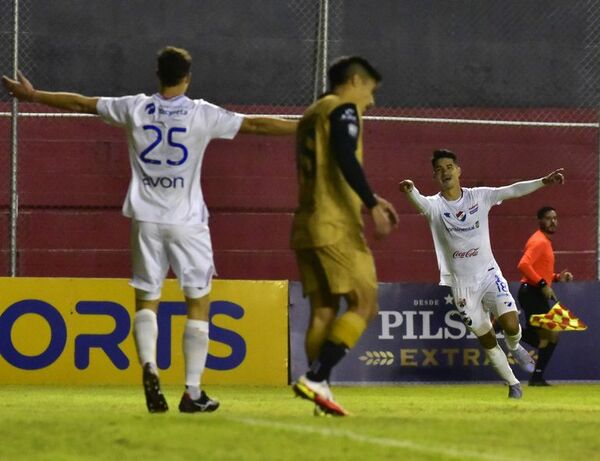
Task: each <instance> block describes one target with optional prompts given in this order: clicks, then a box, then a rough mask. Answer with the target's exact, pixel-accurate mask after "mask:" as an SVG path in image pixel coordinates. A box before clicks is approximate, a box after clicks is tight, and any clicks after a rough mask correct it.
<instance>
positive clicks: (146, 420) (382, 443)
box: [0, 384, 600, 461]
mask: <svg viewBox="0 0 600 461" xmlns="http://www.w3.org/2000/svg"><path fill="white" fill-rule="evenodd" d="M206 390H207V391H208V392H209V394H210V395H211V396H214V397H217V398H219V399H220V400H221V408H220V409H219V410H218V411H217V412H215V413H212V414H194V415H188V414H185V415H183V414H179V412H178V411H177V404H178V403H179V398H180V396H181V390H180V388H179V387H173V386H169V387H167V388H166V389H165V394H166V396H167V399H168V401H169V405H170V407H171V410H170V411H169V412H168V413H166V414H154V415H151V414H149V413H147V412H146V409H145V405H144V398H143V394H142V390H141V386H140V387H139V388H138V387H125V386H121V387H120V386H109V387H85V386H80V387H65V386H12V385H11V386H0V395H1V396H2V398H1V400H0V460H2V461H18V460H28V461H37V460H48V461H63V460H64V461H71V460H78V461H79V460H107V461H108V460H116V461H129V460H134V461H146V460H182V461H183V460H185V461H191V460H205V461H208V460H210V461H212V460H249V461H254V460H257V461H258V460H286V461H287V460H302V461H318V460H327V461H336V460H342V461H353V460H356V461H370V460H403V461H411V460H419V461H420V460H431V461H434V460H484V461H488V460H489V461H514V460H545V461H553V460H585V461H591V460H596V459H600V385H597V384H585V385H583V384H558V385H555V386H552V387H549V388H527V387H525V388H524V393H525V396H524V398H523V400H521V401H513V400H509V399H507V398H506V394H507V388H506V387H505V386H502V385H500V384H496V385H488V384H485V385H476V384H473V385H409V386H386V387H360V386H357V387H341V386H337V387H334V391H335V394H336V398H337V400H338V401H339V402H340V403H342V404H343V405H344V406H346V407H347V409H348V410H350V411H351V412H352V413H353V415H352V416H351V417H347V418H333V417H314V416H313V415H312V406H311V404H310V403H309V402H307V401H303V400H301V399H298V398H294V397H293V396H292V392H291V390H290V389H289V388H285V387H251V386H208V387H207V389H206Z"/></svg>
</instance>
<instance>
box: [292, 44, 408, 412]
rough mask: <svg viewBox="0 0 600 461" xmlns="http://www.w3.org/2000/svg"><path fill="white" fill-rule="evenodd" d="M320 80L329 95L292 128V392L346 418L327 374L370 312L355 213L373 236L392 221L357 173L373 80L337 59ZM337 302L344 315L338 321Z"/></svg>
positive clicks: (364, 249)
mask: <svg viewBox="0 0 600 461" xmlns="http://www.w3.org/2000/svg"><path fill="white" fill-rule="evenodd" d="M328 79H329V86H330V91H329V92H328V93H326V94H325V95H323V96H322V97H321V98H320V99H319V100H317V101H316V102H315V103H314V104H313V105H312V106H310V107H309V108H308V109H307V111H306V112H305V113H304V115H303V117H302V119H301V120H300V123H299V124H298V130H297V147H296V159H297V169H298V181H299V206H298V208H297V209H296V212H295V215H294V222H293V226H292V238H291V243H292V248H293V249H294V250H295V252H296V259H297V261H298V267H299V270H300V277H301V279H302V286H303V290H304V295H305V296H309V297H310V304H311V316H310V324H309V326H308V330H307V332H306V343H305V346H306V353H307V356H308V360H309V363H310V369H309V371H308V372H307V373H306V374H304V375H302V376H301V377H300V378H299V379H298V380H297V381H296V382H295V383H294V384H293V390H294V392H295V393H296V394H297V395H298V396H300V397H302V398H305V399H308V400H311V401H313V402H315V404H316V405H317V407H318V408H320V409H321V410H322V411H324V412H326V413H330V414H333V415H338V416H343V415H346V414H347V412H346V411H345V410H344V409H343V408H342V407H341V406H340V405H339V404H338V403H336V402H335V401H334V400H333V396H332V393H331V390H330V388H329V385H328V381H329V375H330V373H331V370H332V368H333V367H334V366H335V365H336V364H337V363H339V361H340V360H341V359H342V358H343V357H344V356H345V354H346V352H347V351H348V350H349V349H351V348H352V347H354V345H355V344H356V343H357V342H358V340H359V338H360V337H361V335H362V333H363V332H364V330H365V329H366V327H367V324H368V323H369V321H370V320H372V319H373V318H374V317H375V316H376V315H377V310H378V306H377V277H376V273H375V264H374V261H373V256H372V254H371V251H370V250H369V247H368V246H367V242H366V240H365V237H364V234H363V227H364V226H363V221H362V217H361V208H362V205H363V204H364V205H365V206H366V207H367V209H368V210H369V213H370V215H371V218H372V219H373V222H374V225H375V234H376V236H377V237H378V238H382V237H385V236H386V235H388V234H389V233H390V232H391V231H392V229H393V227H394V226H395V225H396V223H397V221H398V215H397V213H396V210H395V209H394V207H393V206H392V205H391V204H390V203H389V202H387V201H386V200H384V199H383V198H381V197H378V196H377V195H375V194H373V192H372V191H371V188H370V187H369V184H368V182H367V180H366V178H365V174H364V172H363V169H362V161H363V149H362V115H363V113H364V112H365V110H366V109H367V108H368V107H370V106H372V105H373V104H374V93H375V90H376V89H377V86H378V85H379V82H380V81H381V75H380V74H379V73H378V72H377V70H375V68H374V67H373V66H371V64H369V62H368V61H367V60H365V59H363V58H361V57H358V56H352V57H344V58H340V59H338V60H337V61H336V62H335V63H334V64H333V65H332V66H331V67H330V68H329V70H328ZM342 298H344V299H345V300H346V302H347V304H348V309H347V310H346V311H345V312H344V313H343V314H341V315H339V316H338V315H337V314H338V310H339V307H340V301H341V299H342Z"/></svg>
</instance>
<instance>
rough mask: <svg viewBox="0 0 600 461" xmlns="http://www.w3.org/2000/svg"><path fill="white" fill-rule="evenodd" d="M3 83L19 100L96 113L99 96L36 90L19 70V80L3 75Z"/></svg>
mask: <svg viewBox="0 0 600 461" xmlns="http://www.w3.org/2000/svg"><path fill="white" fill-rule="evenodd" d="M2 85H3V86H4V88H6V90H7V91H8V92H9V93H10V94H11V96H13V97H15V98H17V99H18V100H19V101H25V102H36V103H39V104H44V105H46V106H49V107H55V108H56V109H63V110H68V111H70V112H81V113H86V114H96V113H98V112H97V110H96V104H97V103H98V98H90V97H88V96H82V95H80V94H76V93H59V92H51V91H40V90H36V89H35V88H34V87H33V85H32V84H31V82H30V81H29V80H27V78H25V76H24V75H23V74H22V73H21V71H19V72H18V73H17V80H13V79H12V78H8V77H7V76H6V75H3V76H2Z"/></svg>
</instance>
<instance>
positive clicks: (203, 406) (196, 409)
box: [179, 391, 220, 413]
mask: <svg viewBox="0 0 600 461" xmlns="http://www.w3.org/2000/svg"><path fill="white" fill-rule="evenodd" d="M219 405H220V403H219V401H218V400H213V399H211V398H210V397H209V396H208V395H206V392H204V391H202V392H200V398H197V399H196V400H192V398H191V397H190V394H188V393H187V392H184V393H183V396H182V397H181V402H179V411H180V412H181V413H210V412H212V411H215V410H216V409H217V408H219Z"/></svg>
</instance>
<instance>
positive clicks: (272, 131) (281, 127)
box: [240, 117, 298, 136]
mask: <svg viewBox="0 0 600 461" xmlns="http://www.w3.org/2000/svg"><path fill="white" fill-rule="evenodd" d="M297 127H298V121H297V120H285V119H283V118H277V117H244V120H243V121H242V126H241V127H240V133H245V134H263V135H275V136H277V135H290V134H295V133H296V128H297Z"/></svg>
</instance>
